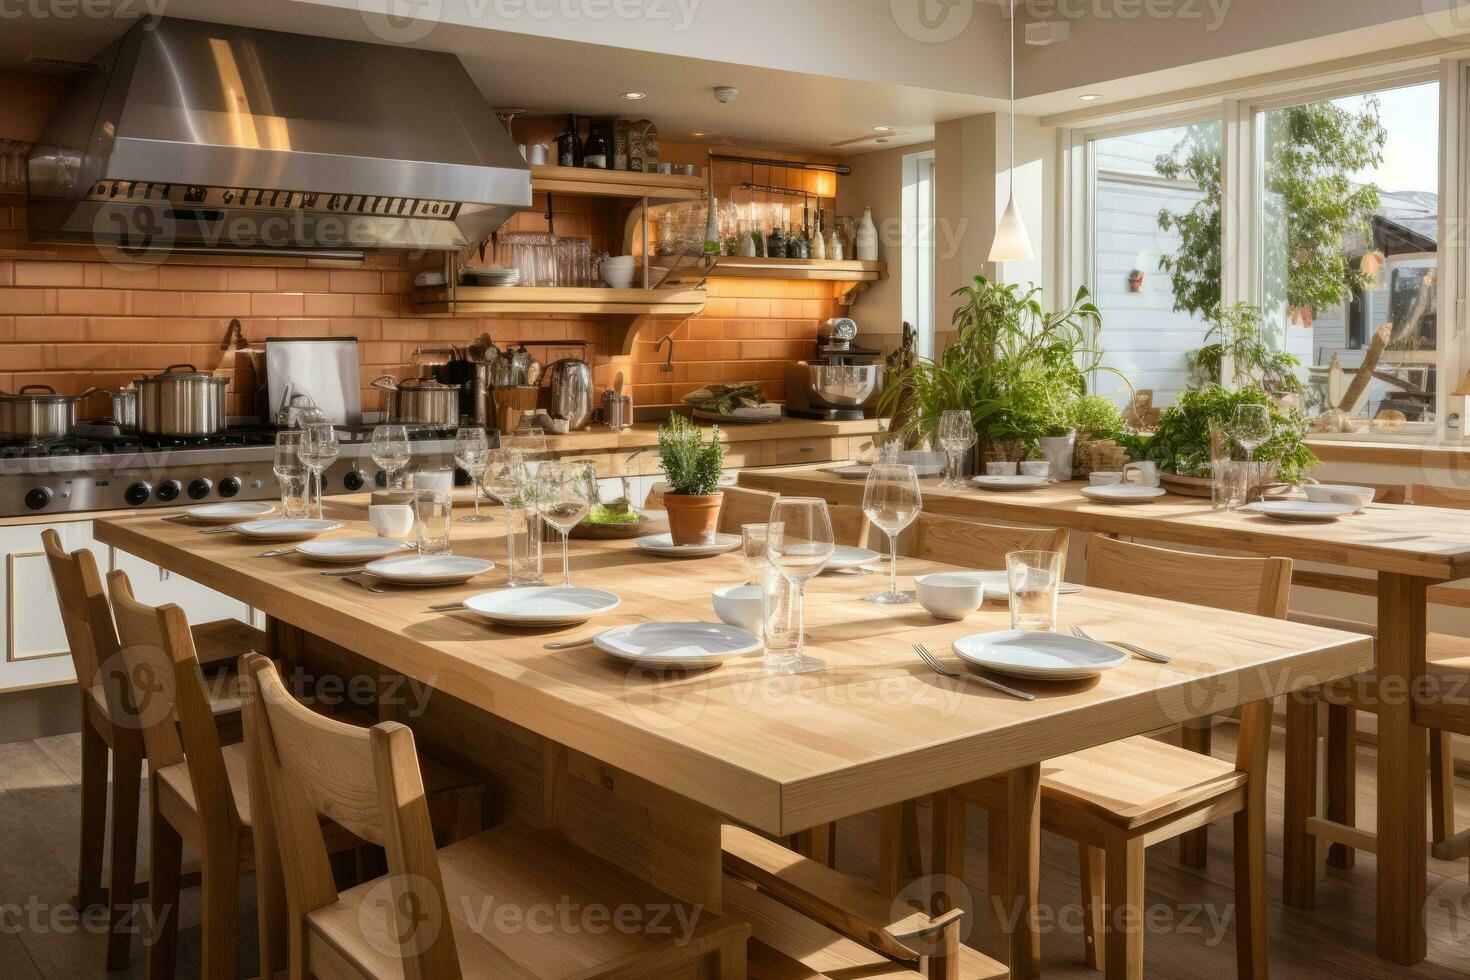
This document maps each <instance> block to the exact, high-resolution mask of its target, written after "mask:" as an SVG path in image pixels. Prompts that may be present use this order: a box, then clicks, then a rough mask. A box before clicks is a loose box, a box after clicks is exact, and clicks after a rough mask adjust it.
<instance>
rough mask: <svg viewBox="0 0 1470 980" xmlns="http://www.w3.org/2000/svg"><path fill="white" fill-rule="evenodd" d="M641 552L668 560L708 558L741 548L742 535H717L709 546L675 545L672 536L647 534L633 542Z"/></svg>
mask: <svg viewBox="0 0 1470 980" xmlns="http://www.w3.org/2000/svg"><path fill="white" fill-rule="evenodd" d="M633 543H634V544H636V545H637V546H638V548H639V550H641V551H646V552H648V553H649V554H651V555H663V556H665V557H668V558H708V557H709V556H710V555H723V554H724V553H725V552H727V551H734V550H735V549H736V548H738V547H740V535H738V534H716V535H715V536H714V538H713V540H711V541H710V542H708V543H707V544H674V536H673V535H672V534H647V535H644V536H643V537H641V538H638V539H637V540H636V541H634V542H633Z"/></svg>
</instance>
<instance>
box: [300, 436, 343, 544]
mask: <svg viewBox="0 0 1470 980" xmlns="http://www.w3.org/2000/svg"><path fill="white" fill-rule="evenodd" d="M340 451H341V446H340V444H339V442H338V440H337V430H336V428H335V427H334V426H333V425H332V423H330V422H307V423H306V424H305V425H304V426H303V427H302V429H301V450H300V457H301V462H302V463H304V464H305V465H306V468H307V470H308V471H309V472H310V473H311V486H310V488H309V493H310V502H309V504H308V514H307V516H308V517H311V518H313V519H315V520H318V521H319V520H321V519H322V474H323V473H325V472H326V470H327V468H328V467H329V466H331V465H332V464H333V463H334V462H336V461H337V454H338V453H339V452H340Z"/></svg>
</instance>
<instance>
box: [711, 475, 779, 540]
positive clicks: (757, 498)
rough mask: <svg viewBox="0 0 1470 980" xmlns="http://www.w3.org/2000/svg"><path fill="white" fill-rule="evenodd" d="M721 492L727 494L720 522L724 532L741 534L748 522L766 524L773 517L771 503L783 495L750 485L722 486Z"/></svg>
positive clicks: (719, 525) (719, 526)
mask: <svg viewBox="0 0 1470 980" xmlns="http://www.w3.org/2000/svg"><path fill="white" fill-rule="evenodd" d="M720 492H721V493H723V494H724V495H725V499H724V500H723V501H721V503H720V520H719V524H718V528H719V530H720V533H722V534H739V533H740V528H741V527H742V526H744V525H746V524H765V523H766V522H768V521H769V520H770V519H771V505H772V504H774V503H775V502H776V499H777V498H778V497H780V496H781V495H780V494H778V493H771V492H770V491H767V490H752V489H750V488H748V487H721V488H720Z"/></svg>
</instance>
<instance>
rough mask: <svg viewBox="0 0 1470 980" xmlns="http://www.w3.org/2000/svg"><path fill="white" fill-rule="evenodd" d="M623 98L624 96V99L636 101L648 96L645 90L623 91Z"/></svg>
mask: <svg viewBox="0 0 1470 980" xmlns="http://www.w3.org/2000/svg"><path fill="white" fill-rule="evenodd" d="M623 98H625V99H631V100H632V101H634V102H637V101H638V100H639V99H646V98H648V93H647V92H624V93H623Z"/></svg>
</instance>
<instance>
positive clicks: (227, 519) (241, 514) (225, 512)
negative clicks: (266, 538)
mask: <svg viewBox="0 0 1470 980" xmlns="http://www.w3.org/2000/svg"><path fill="white" fill-rule="evenodd" d="M275 512H276V505H275V504H272V503H267V502H266V501H263V500H242V501H238V502H230V503H227V504H195V505H194V506H193V507H185V508H184V516H185V517H187V518H188V519H189V520H191V521H198V522H199V523H200V524H237V523H239V522H241V521H249V520H254V519H256V518H260V517H265V516H267V515H268V514H274V513H275Z"/></svg>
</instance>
